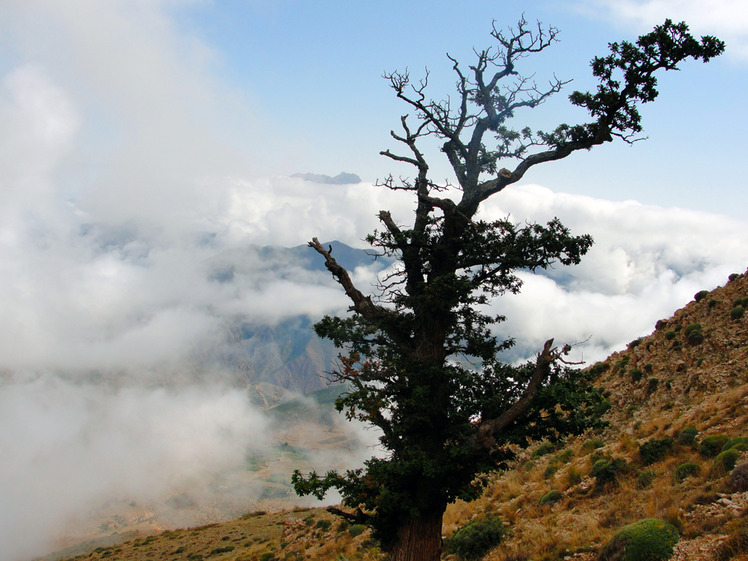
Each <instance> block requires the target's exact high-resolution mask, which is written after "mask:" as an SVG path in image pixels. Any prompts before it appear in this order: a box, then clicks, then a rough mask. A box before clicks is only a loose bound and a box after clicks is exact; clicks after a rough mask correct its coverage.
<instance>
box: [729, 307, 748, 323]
mask: <svg viewBox="0 0 748 561" xmlns="http://www.w3.org/2000/svg"><path fill="white" fill-rule="evenodd" d="M744 315H745V308H744V307H743V306H735V307H734V308H733V309H732V311H731V312H730V317H731V318H732V319H734V320H738V319H740V318H742V317H743V316H744Z"/></svg>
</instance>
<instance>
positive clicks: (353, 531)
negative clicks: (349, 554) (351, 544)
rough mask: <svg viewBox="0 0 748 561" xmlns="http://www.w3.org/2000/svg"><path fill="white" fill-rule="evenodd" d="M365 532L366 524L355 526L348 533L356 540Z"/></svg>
mask: <svg viewBox="0 0 748 561" xmlns="http://www.w3.org/2000/svg"><path fill="white" fill-rule="evenodd" d="M365 531H366V526H365V525H364V524H354V525H353V526H351V527H350V528H348V533H349V534H350V535H351V536H353V537H354V538H355V537H356V536H360V535H361V534H363V533H364V532H365Z"/></svg>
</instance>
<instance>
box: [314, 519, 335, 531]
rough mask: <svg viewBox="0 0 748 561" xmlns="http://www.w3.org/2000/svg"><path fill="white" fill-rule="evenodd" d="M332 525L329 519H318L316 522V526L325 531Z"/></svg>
mask: <svg viewBox="0 0 748 561" xmlns="http://www.w3.org/2000/svg"><path fill="white" fill-rule="evenodd" d="M330 526H332V522H330V521H329V520H319V521H317V524H315V528H319V529H320V530H323V531H326V530H329V529H330Z"/></svg>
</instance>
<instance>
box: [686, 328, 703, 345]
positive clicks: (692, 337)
mask: <svg viewBox="0 0 748 561" xmlns="http://www.w3.org/2000/svg"><path fill="white" fill-rule="evenodd" d="M686 341H688V344H689V345H691V346H692V347H695V346H696V345H701V343H703V342H704V334H703V333H702V332H701V331H692V332H691V333H689V334H688V335H686Z"/></svg>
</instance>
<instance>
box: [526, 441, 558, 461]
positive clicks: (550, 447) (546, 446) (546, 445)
mask: <svg viewBox="0 0 748 561" xmlns="http://www.w3.org/2000/svg"><path fill="white" fill-rule="evenodd" d="M555 451H556V446H555V445H554V444H553V443H551V442H543V443H542V444H541V445H540V446H538V447H537V448H536V449H535V450H533V453H532V457H533V458H536V459H537V458H540V457H541V456H545V455H547V454H550V453H551V452H555Z"/></svg>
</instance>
